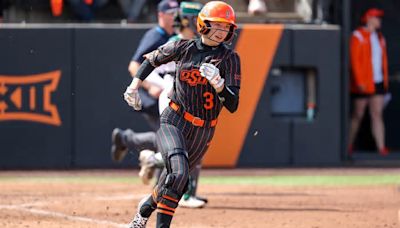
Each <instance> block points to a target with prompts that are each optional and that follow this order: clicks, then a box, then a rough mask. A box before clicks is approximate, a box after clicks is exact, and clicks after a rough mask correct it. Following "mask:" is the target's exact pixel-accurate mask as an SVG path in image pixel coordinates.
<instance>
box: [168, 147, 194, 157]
mask: <svg viewBox="0 0 400 228" xmlns="http://www.w3.org/2000/svg"><path fill="white" fill-rule="evenodd" d="M175 155H178V156H183V157H185V159H186V160H189V156H188V153H187V151H186V150H184V149H181V148H174V149H172V150H169V151H168V152H167V159H168V160H170V159H171V158H172V157H173V156H175Z"/></svg>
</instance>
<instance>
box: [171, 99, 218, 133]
mask: <svg viewBox="0 0 400 228" xmlns="http://www.w3.org/2000/svg"><path fill="white" fill-rule="evenodd" d="M169 106H170V107H171V108H172V109H173V110H174V111H175V112H178V113H179V108H180V106H179V105H178V104H176V103H175V102H173V101H170V102H169ZM181 113H182V115H183V118H184V119H185V120H187V121H188V122H190V123H191V124H193V125H194V126H196V127H205V126H209V127H215V126H216V125H217V122H218V119H214V120H211V121H208V120H202V119H200V118H199V117H196V116H193V115H192V114H190V113H188V112H181Z"/></svg>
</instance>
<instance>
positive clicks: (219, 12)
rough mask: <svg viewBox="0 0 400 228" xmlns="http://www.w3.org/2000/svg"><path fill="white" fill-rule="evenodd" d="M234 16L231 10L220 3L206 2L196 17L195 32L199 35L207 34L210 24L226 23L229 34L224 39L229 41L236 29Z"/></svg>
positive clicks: (225, 4)
mask: <svg viewBox="0 0 400 228" xmlns="http://www.w3.org/2000/svg"><path fill="white" fill-rule="evenodd" d="M235 20H236V16H235V11H234V10H233V8H232V7H231V6H230V5H229V4H227V3H226V2H222V1H211V2H208V3H207V4H206V5H205V6H204V7H203V9H202V10H201V11H200V13H199V16H198V17H197V31H198V32H199V33H200V34H204V35H205V34H207V33H209V32H210V29H211V25H210V23H209V22H210V21H212V22H226V23H229V24H230V25H231V26H230V29H229V33H228V35H227V36H226V38H225V41H230V40H231V39H232V37H233V33H234V32H235V29H236V28H237V25H236V24H235Z"/></svg>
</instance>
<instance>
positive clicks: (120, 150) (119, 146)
mask: <svg viewBox="0 0 400 228" xmlns="http://www.w3.org/2000/svg"><path fill="white" fill-rule="evenodd" d="M111 141H112V146H111V159H112V160H113V161H114V162H121V161H122V160H123V159H124V158H125V156H126V154H127V153H128V148H127V147H126V146H125V145H124V144H123V142H122V130H121V129H119V128H115V129H114V130H113V132H112V135H111Z"/></svg>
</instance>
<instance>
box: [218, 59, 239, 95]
mask: <svg viewBox="0 0 400 228" xmlns="http://www.w3.org/2000/svg"><path fill="white" fill-rule="evenodd" d="M223 66H224V69H223V75H222V76H223V77H224V78H225V85H226V86H236V87H240V81H241V68H240V57H239V55H238V54H237V53H236V52H232V54H231V55H230V56H229V58H227V60H226V61H224V65H223Z"/></svg>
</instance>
